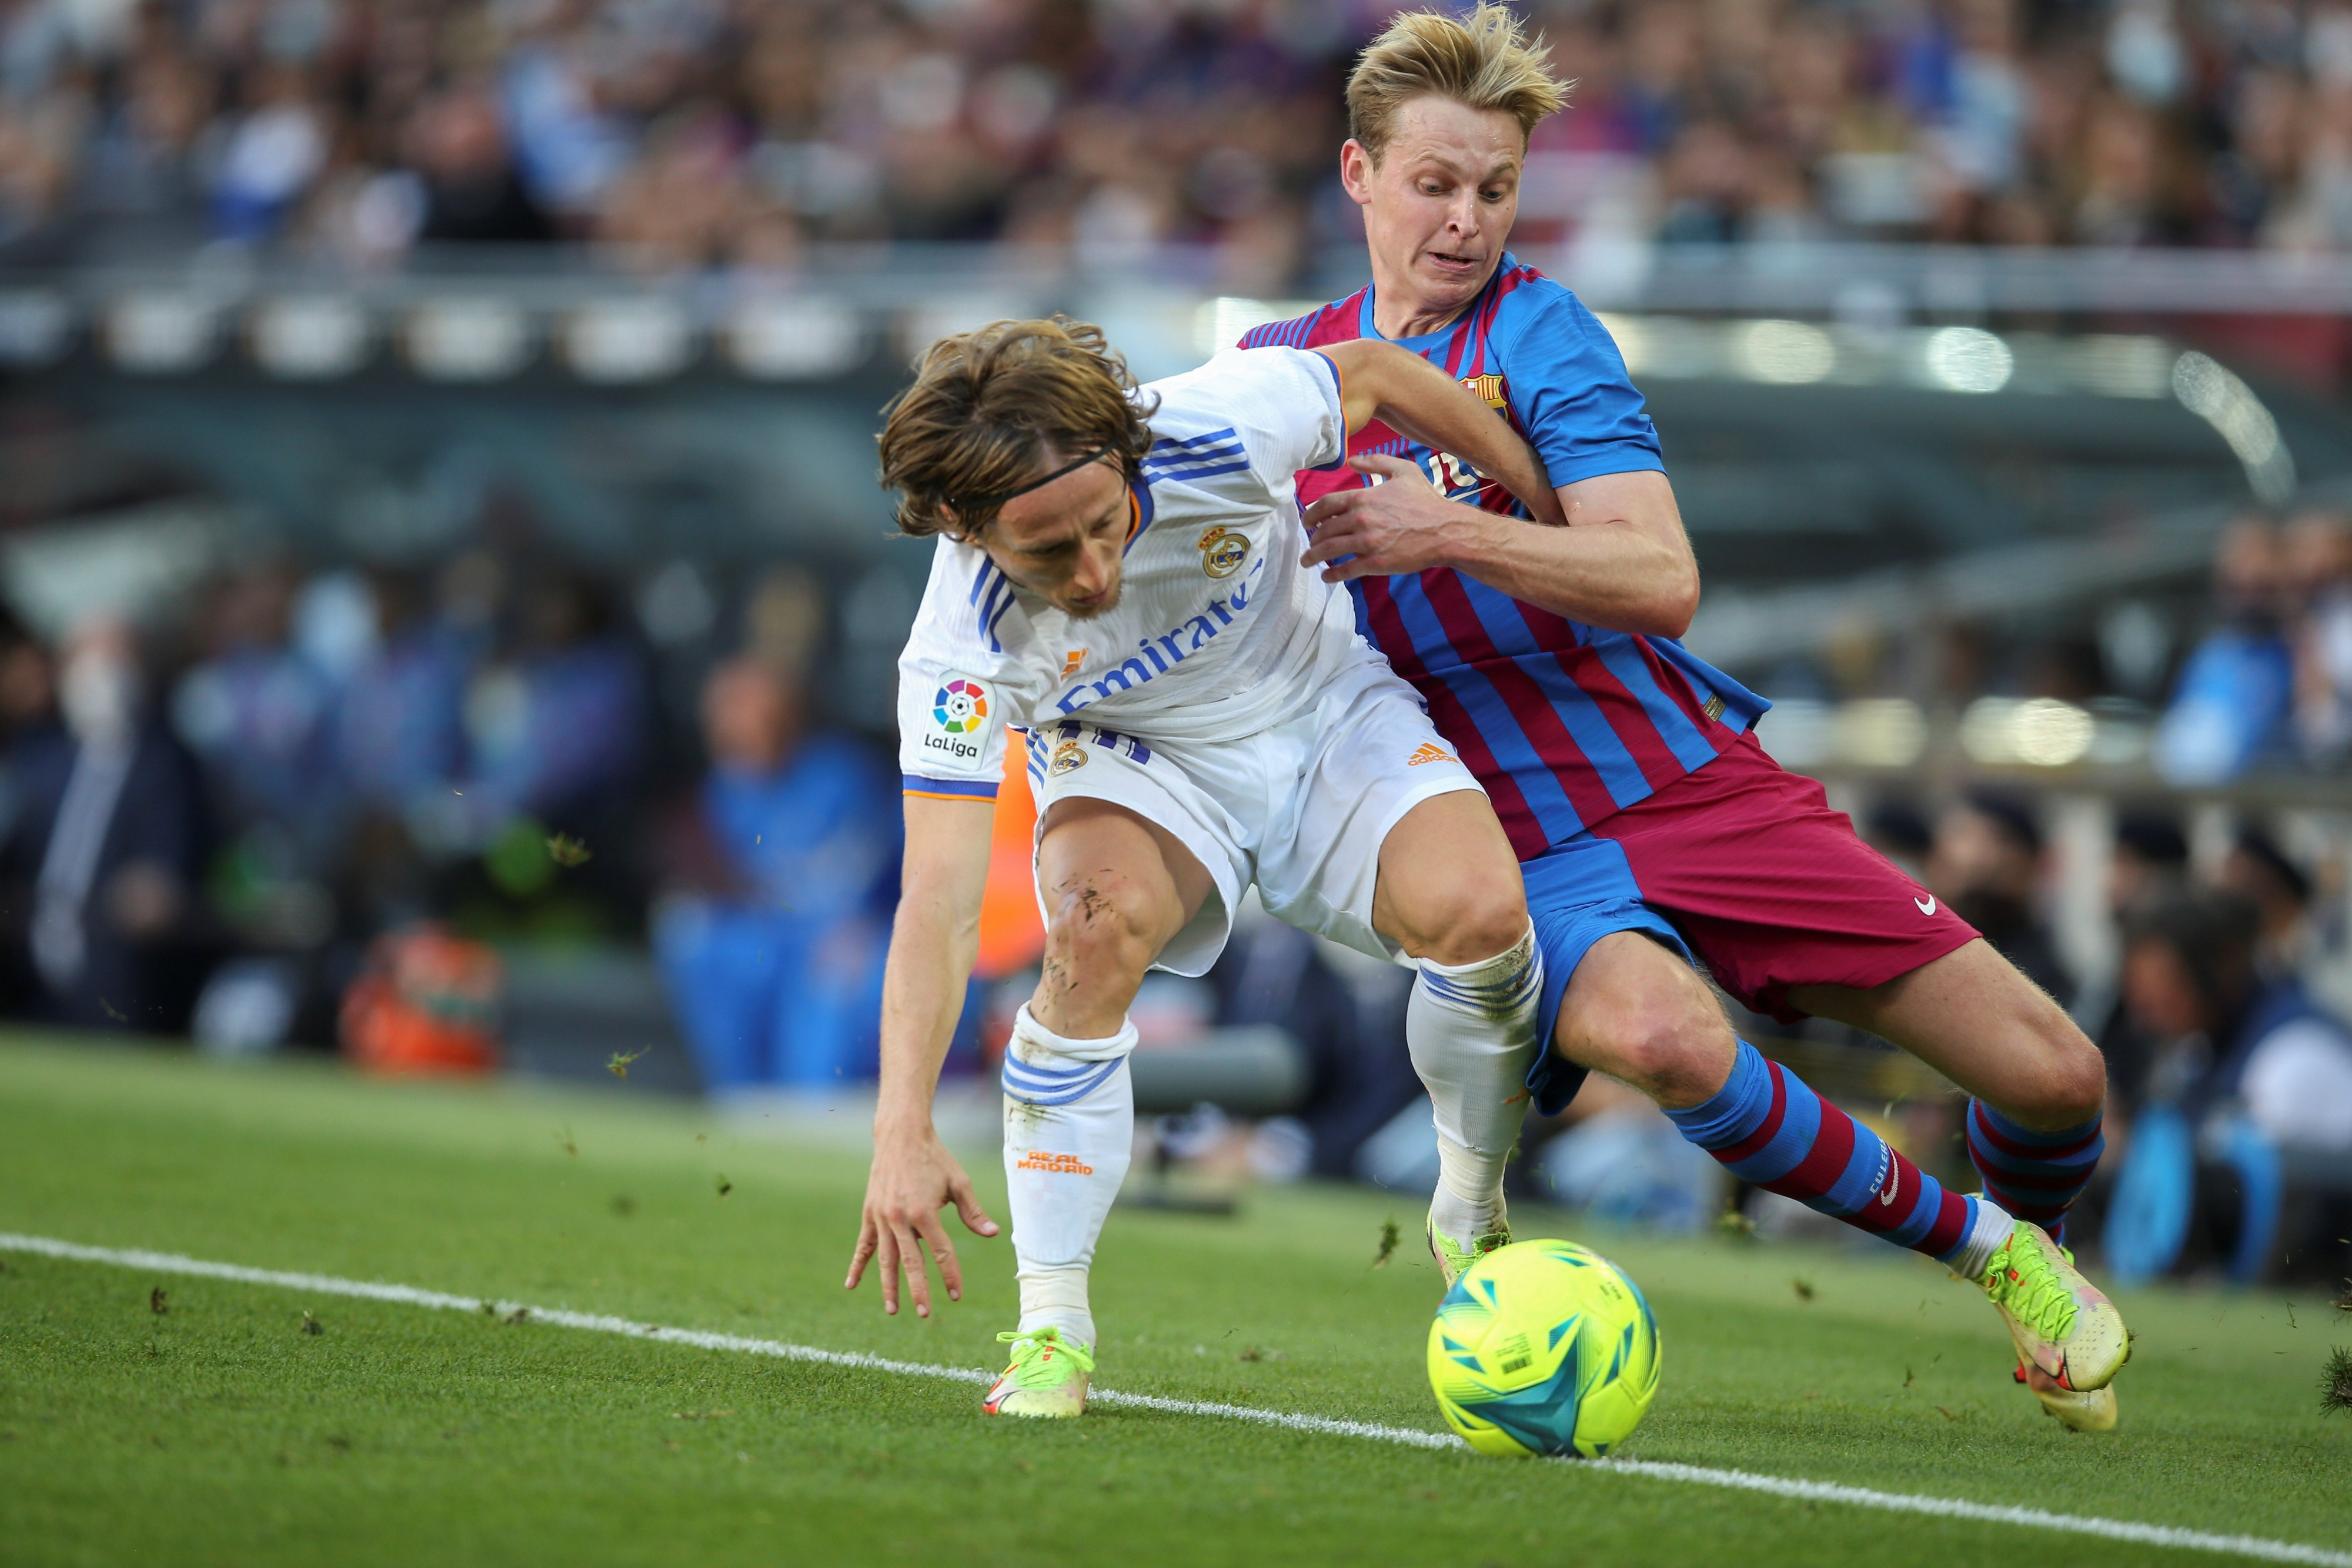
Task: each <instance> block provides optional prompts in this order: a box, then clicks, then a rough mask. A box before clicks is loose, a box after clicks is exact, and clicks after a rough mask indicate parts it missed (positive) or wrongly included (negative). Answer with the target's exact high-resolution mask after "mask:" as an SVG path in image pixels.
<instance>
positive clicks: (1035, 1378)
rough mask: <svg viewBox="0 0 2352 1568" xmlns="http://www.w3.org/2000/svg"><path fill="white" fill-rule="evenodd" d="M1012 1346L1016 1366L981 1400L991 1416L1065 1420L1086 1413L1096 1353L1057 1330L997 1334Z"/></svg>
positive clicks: (1045, 1329) (981, 1406)
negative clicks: (1063, 1335) (1090, 1376)
mask: <svg viewBox="0 0 2352 1568" xmlns="http://www.w3.org/2000/svg"><path fill="white" fill-rule="evenodd" d="M996 1343H999V1344H1009V1345H1011V1346H1012V1347H1013V1364H1012V1365H1010V1366H1008V1367H1006V1368H1005V1369H1004V1375H1003V1376H1002V1377H1000V1378H998V1379H997V1380H996V1386H995V1387H993V1388H991V1389H990V1390H989V1391H988V1397H986V1398H985V1399H982V1401H981V1402H980V1408H981V1410H982V1413H984V1414H986V1415H990V1416H1044V1417H1046V1418H1048V1419H1061V1420H1067V1419H1069V1418H1071V1417H1072V1416H1080V1415H1083V1414H1085V1412H1086V1408H1087V1375H1089V1374H1091V1373H1092V1372H1093V1371H1094V1369H1095V1356H1094V1350H1093V1348H1092V1347H1091V1346H1089V1345H1085V1344H1081V1343H1078V1342H1077V1341H1076V1340H1074V1339H1065V1338H1063V1337H1062V1331H1061V1330H1059V1329H1056V1328H1042V1329H1032V1330H1030V1331H1028V1332H1027V1333H1023V1332H1021V1331H1020V1330H1018V1329H1016V1330H1014V1331H1013V1333H1001V1334H998V1335H997V1336H996Z"/></svg>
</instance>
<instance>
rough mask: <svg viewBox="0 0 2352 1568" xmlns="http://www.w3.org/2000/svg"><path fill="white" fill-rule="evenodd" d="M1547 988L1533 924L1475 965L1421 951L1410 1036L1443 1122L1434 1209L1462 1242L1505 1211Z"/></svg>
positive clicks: (1416, 1067) (1437, 1118)
mask: <svg viewBox="0 0 2352 1568" xmlns="http://www.w3.org/2000/svg"><path fill="white" fill-rule="evenodd" d="M1542 991H1543V955H1542V954H1541V953H1539V952H1538V951H1537V949H1536V933H1535V927H1534V926H1532V925H1530V926H1528V932H1527V935H1526V936H1522V937H1520V938H1519V939H1518V941H1517V942H1516V943H1514V944H1513V945H1512V946H1511V947H1510V948H1509V949H1508V950H1507V951H1506V952H1502V953H1498V954H1496V956H1493V957H1491V958H1486V959H1481V960H1480V961H1479V962H1477V963H1475V964H1438V963H1433V962H1431V961H1430V960H1428V959H1426V958H1424V959H1423V960H1422V962H1421V978H1420V979H1418V980H1416V981H1414V982H1413V988H1412V999H1411V1000H1410V1001H1408V1002H1407V1003H1406V1004H1405V1012H1404V1038H1405V1044H1406V1045H1407V1047H1408V1048H1409V1049H1410V1050H1411V1051H1412V1066H1413V1071H1416V1072H1418V1073H1420V1074H1421V1081H1422V1082H1423V1085H1424V1086H1426V1087H1427V1089H1428V1090H1429V1104H1430V1113H1431V1119H1432V1120H1433V1122H1435V1123H1436V1124H1437V1171H1438V1179H1437V1192H1436V1194H1435V1196H1434V1197H1433V1199H1432V1200H1431V1205H1430V1213H1431V1217H1432V1218H1433V1220H1434V1221H1435V1223H1436V1226H1437V1228H1438V1229H1439V1230H1441V1231H1443V1232H1444V1234H1445V1235H1446V1236H1448V1237H1449V1238H1451V1239H1453V1241H1454V1245H1456V1246H1458V1247H1463V1248H1465V1249H1466V1248H1467V1247H1469V1246H1470V1245H1471V1243H1473V1242H1475V1240H1476V1239H1478V1238H1479V1237H1480V1236H1483V1235H1485V1234H1486V1232H1488V1231H1490V1230H1494V1229H1496V1228H1498V1227H1499V1226H1500V1225H1501V1224H1502V1222H1503V1219H1504V1218H1505V1209H1504V1205H1503V1166H1504V1165H1505V1164H1506V1163H1507V1161H1508V1160H1509V1159H1510V1157H1511V1150H1512V1148H1513V1146H1514V1145H1517V1142H1518V1137H1519V1124H1520V1123H1521V1122H1523V1121H1525V1120H1526V1119H1527V1113H1528V1070H1529V1069H1531V1068H1532V1067H1533V1066H1534V1065H1535V1062H1536V1058H1537V1056H1538V1048H1539V1045H1540V1042H1539V1041H1538V1040H1537V1039H1536V1002H1537V999H1538V997H1540V995H1541V994H1542Z"/></svg>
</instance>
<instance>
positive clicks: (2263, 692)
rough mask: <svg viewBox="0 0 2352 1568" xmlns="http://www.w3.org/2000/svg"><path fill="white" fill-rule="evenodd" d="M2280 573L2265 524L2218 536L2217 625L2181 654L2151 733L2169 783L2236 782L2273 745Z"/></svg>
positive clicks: (2281, 684) (2281, 636)
mask: <svg viewBox="0 0 2352 1568" xmlns="http://www.w3.org/2000/svg"><path fill="white" fill-rule="evenodd" d="M2288 572H2289V563H2288V559H2287V554H2286V548H2285V543H2284V539H2283V538H2281V537H2280V534H2279V530H2278V529H2277V528H2276V527H2274V526H2273V525H2272V524H2271V523H2270V522H2268V521H2266V520H2265V519H2263V518H2260V517H2247V518H2243V519H2241V520H2240V521H2238V522H2235V523H2232V524H2231V525H2230V527H2229V528H2227V529H2226V530H2224V531H2223V533H2222V535H2221V542H2220V545H2219V546H2218V548H2217V549H2216V551H2215V555H2214V560H2213V594H2214V601H2215V608H2216V609H2217V610H2218V611H2219V612H2220V614H2221V626H2220V627H2219V628H2218V629H2217V630H2215V631H2214V632H2211V633H2210V634H2209V635H2208V636H2207V637H2206V639H2205V641H2204V642H2202V643H2199V644H2198V646H2197V649H2196V651H2195V652H2194V653H2190V654H2189V663H2188V664H2187V665H2186V667H2184V668H2183V669H2182V670H2181V672H2180V679H2179V684H2178V685H2177V686H2176V687H2175V688H2174V691H2173V697H2172V706H2171V707H2170V708H2169V709H2168V711H2167V712H2166V713H2165V716H2164V720H2163V723H2162V724H2161V725H2160V726H2159V727H2158V730H2157V737H2156V752H2155V758H2156V766H2157V769H2158V772H2160V773H2162V774H2163V775H2164V777H2165V778H2166V779H2168V780H2170V781H2171V782H2173V783H2176V784H2215V783H2219V782H2221V781H2222V780H2223V779H2232V778H2235V777H2236V776H2237V775H2238V774H2239V773H2241V772H2242V771H2243V770H2244V769H2245V768H2246V767H2247V765H2248V764H2249V763H2251V762H2252V761H2254V760H2255V759H2256V758H2259V757H2260V756H2262V755H2263V753H2264V752H2265V751H2266V750H2268V749H2270V748H2271V747H2273V746H2275V745H2276V744H2277V743H2278V742H2279V740H2280V739H2281V726H2282V725H2283V724H2284V722H2285V720H2286V717H2287V714H2288V711H2289V706H2290V704H2291V702H2292V700H2293V696H2294V655H2293V653H2292V652H2291V651H2290V649H2289V647H2288V643H2287V626H2288V621H2289V614H2290V611H2291V604H2290V595H2291V592H2292V580H2291V579H2290V577H2289V575H2288Z"/></svg>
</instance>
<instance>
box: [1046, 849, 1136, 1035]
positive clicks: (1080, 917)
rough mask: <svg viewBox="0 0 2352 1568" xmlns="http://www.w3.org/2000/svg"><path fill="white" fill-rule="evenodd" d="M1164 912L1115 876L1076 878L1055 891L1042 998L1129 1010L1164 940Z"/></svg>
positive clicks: (1127, 881) (1048, 925) (1049, 910)
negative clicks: (1086, 1000)
mask: <svg viewBox="0 0 2352 1568" xmlns="http://www.w3.org/2000/svg"><path fill="white" fill-rule="evenodd" d="M1165 925H1166V919H1165V915H1164V912H1161V911H1160V910H1157V909H1155V908H1154V907H1153V902H1152V900H1151V899H1150V896H1149V895H1148V894H1146V892H1145V891H1144V890H1143V889H1142V888H1141V887H1139V885H1138V884H1137V883H1135V882H1134V881H1133V880H1132V879H1130V878H1128V877H1125V876H1122V875H1120V874H1119V873H1116V872H1090V873H1085V874H1082V875H1078V876H1074V877H1072V878H1070V879H1069V880H1068V881H1067V882H1066V883H1063V884H1062V885H1061V886H1059V887H1056V888H1055V889H1054V890H1053V894H1052V897H1051V900H1050V902H1049V904H1048V905H1047V911H1046V922H1045V974H1044V977H1043V978H1042V980H1041V981H1040V983H1039V986H1038V994H1039V996H1040V997H1041V998H1047V999H1051V998H1057V997H1070V998H1076V997H1078V996H1081V995H1085V996H1087V997H1089V998H1093V999H1095V1000H1097V1001H1099V1002H1101V1003H1103V1004H1104V1005H1115V1006H1117V1007H1119V1008H1121V1009H1124V1008H1125V1007H1126V1005H1127V1001H1128V998H1130V997H1132V996H1133V995H1134V993H1135V988H1136V987H1137V986H1139V985H1140V984H1141V983H1142V980H1143V972H1144V971H1145V970H1146V969H1148V968H1150V967H1151V960H1152V959H1153V958H1154V957H1155V956H1158V953H1159V949H1160V943H1161V941H1162V940H1163V939H1164V931H1163V927H1164V926H1165Z"/></svg>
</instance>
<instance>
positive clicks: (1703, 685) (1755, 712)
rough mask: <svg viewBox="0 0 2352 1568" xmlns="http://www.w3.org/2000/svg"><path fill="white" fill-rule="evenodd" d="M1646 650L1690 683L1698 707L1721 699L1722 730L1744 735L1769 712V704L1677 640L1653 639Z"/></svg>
mask: <svg viewBox="0 0 2352 1568" xmlns="http://www.w3.org/2000/svg"><path fill="white" fill-rule="evenodd" d="M1650 648H1651V651H1652V652H1654V653H1656V654H1657V655H1658V657H1659V658H1661V659H1664V661H1665V662H1666V663H1667V664H1672V665H1673V666H1674V667H1675V669H1677V670H1680V671H1681V672H1682V675H1683V679H1685V681H1688V682H1689V683H1690V685H1691V691H1692V692H1693V693H1694V694H1695V695H1696V696H1697V697H1698V700H1699V703H1700V706H1705V705H1706V699H1707V698H1709V697H1711V696H1714V697H1721V698H1722V699H1723V717H1722V718H1720V719H1718V720H1717V723H1719V724H1721V725H1722V726H1723V727H1725V728H1726V729H1728V730H1731V731H1733V732H1734V733H1738V732H1741V731H1744V730H1746V729H1748V727H1751V726H1752V725H1754V724H1755V722H1756V721H1757V720H1758V719H1759V718H1762V717H1763V716H1765V715H1766V714H1768V713H1769V712H1771V711H1772V705H1771V704H1770V703H1769V702H1767V701H1765V700H1764V699H1763V698H1762V697H1759V696H1758V695H1756V694H1755V693H1754V692H1751V691H1749V690H1748V688H1747V687H1746V686H1743V685H1740V684H1739V683H1738V681H1735V680H1733V679H1732V678H1731V677H1730V676H1729V675H1727V674H1724V673H1723V672H1722V671H1721V670H1718V669H1717V668H1716V667H1715V666H1714V665H1713V664H1708V663H1707V662H1706V660H1705V659H1702V658H1700V657H1699V656H1698V655H1697V654H1696V653H1692V652H1691V651H1690V650H1689V649H1688V648H1685V647H1684V646H1683V645H1682V643H1681V642H1680V641H1679V640H1677V639H1675V638H1673V637H1653V638H1651V639H1650Z"/></svg>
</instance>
